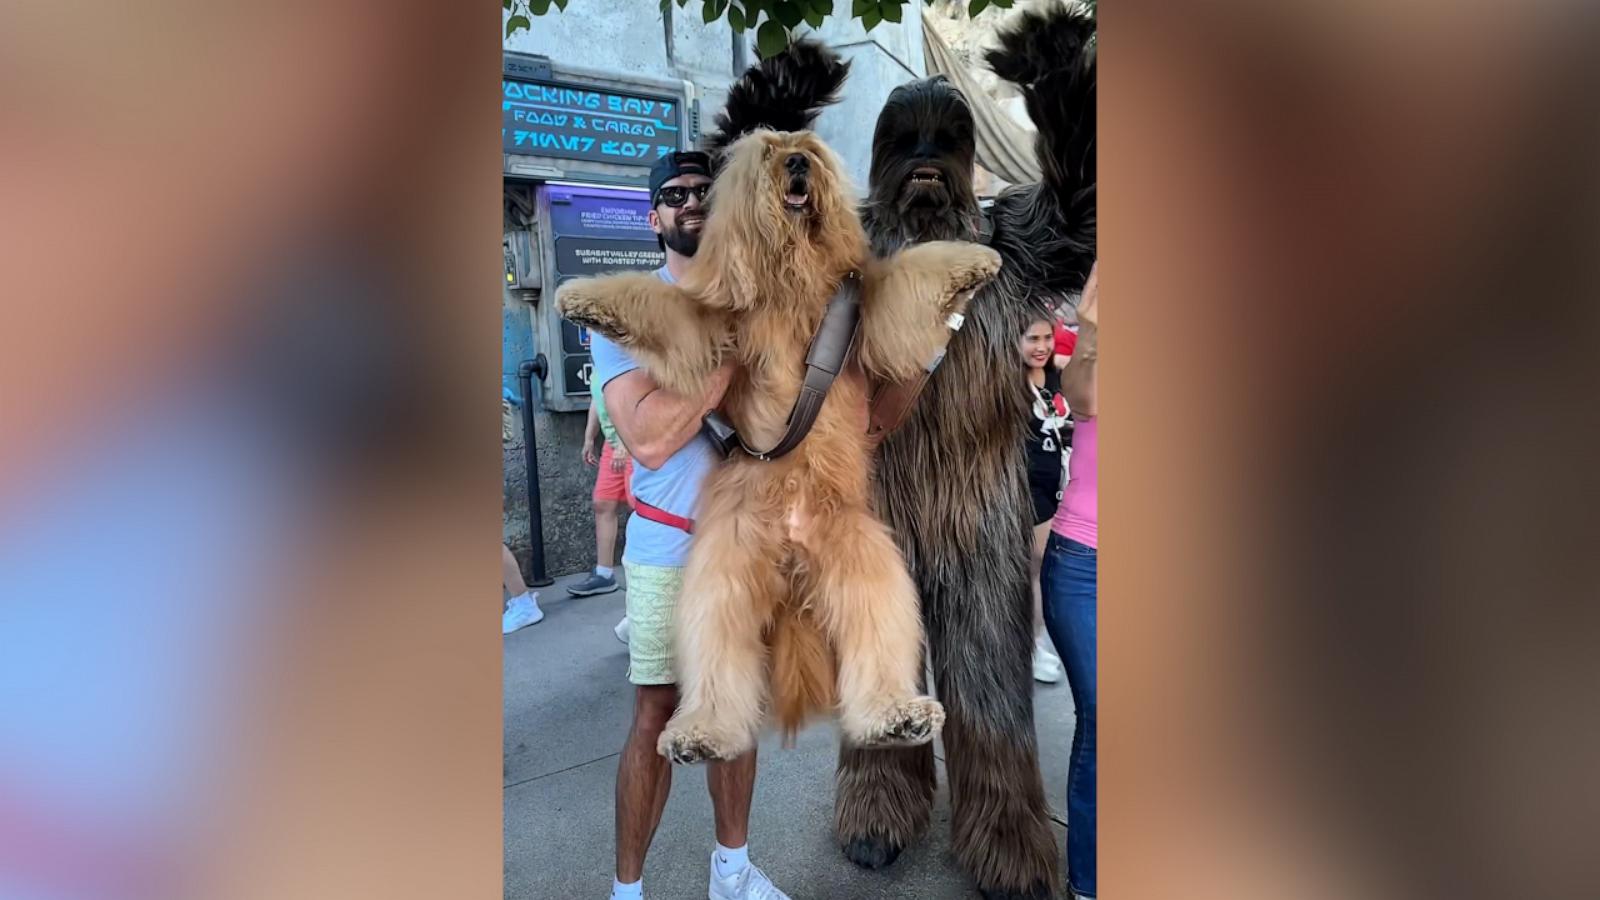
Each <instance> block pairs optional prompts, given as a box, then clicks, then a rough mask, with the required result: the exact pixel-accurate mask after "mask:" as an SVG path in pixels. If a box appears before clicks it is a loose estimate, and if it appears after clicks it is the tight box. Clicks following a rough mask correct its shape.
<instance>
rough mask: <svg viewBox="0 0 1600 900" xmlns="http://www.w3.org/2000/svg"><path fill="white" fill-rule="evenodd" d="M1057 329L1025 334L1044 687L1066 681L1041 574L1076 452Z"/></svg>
mask: <svg viewBox="0 0 1600 900" xmlns="http://www.w3.org/2000/svg"><path fill="white" fill-rule="evenodd" d="M1054 325H1055V323H1054V322H1052V321H1051V320H1050V319H1049V318H1046V317H1044V316H1040V317H1039V318H1038V319H1035V320H1034V321H1033V322H1031V323H1029V325H1028V330H1027V331H1025V332H1023V333H1022V341H1021V346H1022V360H1023V363H1024V364H1025V365H1026V366H1027V373H1028V393H1029V397H1028V406H1029V411H1030V419H1029V424H1028V432H1027V443H1028V492H1029V493H1030V494H1031V495H1032V497H1033V567H1032V569H1031V570H1030V571H1031V573H1032V576H1033V622H1034V643H1033V677H1034V680H1036V681H1041V682H1044V683H1045V684H1055V683H1056V682H1059V681H1060V680H1061V678H1062V675H1063V672H1062V668H1061V659H1060V658H1059V657H1057V656H1056V654H1055V651H1053V650H1051V649H1050V641H1049V639H1048V638H1047V637H1046V636H1045V634H1044V618H1043V615H1042V612H1041V608H1040V602H1041V594H1040V589H1039V570H1040V566H1041V565H1042V564H1043V562H1044V546H1045V542H1046V541H1047V540H1049V538H1050V520H1051V518H1053V517H1054V516H1055V514H1056V507H1057V506H1058V505H1060V503H1061V488H1062V486H1063V484H1064V483H1065V481H1066V460H1067V455H1068V453H1070V452H1071V447H1072V420H1071V419H1070V418H1068V416H1067V403H1066V400H1064V399H1063V398H1062V396H1061V371H1060V369H1059V368H1058V367H1057V366H1056V362H1055V357H1056V353H1055V351H1056V343H1057V342H1056V337H1055V331H1054Z"/></svg>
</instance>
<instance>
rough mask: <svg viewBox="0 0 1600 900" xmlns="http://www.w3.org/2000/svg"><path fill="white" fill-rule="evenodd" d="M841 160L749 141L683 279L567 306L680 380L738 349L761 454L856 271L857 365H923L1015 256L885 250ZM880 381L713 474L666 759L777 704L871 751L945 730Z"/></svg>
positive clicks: (805, 137) (744, 402)
mask: <svg viewBox="0 0 1600 900" xmlns="http://www.w3.org/2000/svg"><path fill="white" fill-rule="evenodd" d="M797 170H800V171H802V172H803V175H801V176H799V177H798V180H797V176H796V174H795V172H796V171H797ZM842 172H843V167H842V166H841V165H840V163H839V161H838V159H837V158H836V157H835V156H834V154H833V152H832V151H831V150H829V149H828V147H827V146H826V145H824V144H823V143H822V141H821V140H819V139H818V138H817V137H816V136H815V135H813V134H811V133H809V132H793V133H790V132H773V131H757V132H754V133H752V134H750V135H748V136H746V137H744V138H743V139H741V140H740V141H739V142H738V143H736V144H735V145H734V146H733V147H732V148H731V150H730V152H729V158H728V162H727V164H726V166H725V168H724V169H723V170H722V171H721V172H720V173H719V175H718V177H717V180H716V183H715V184H714V185H713V187H712V190H711V195H710V213H709V216H708V218H707V222H706V231H705V236H704V238H703V239H702V241H701V247H700V252H699V253H698V254H697V255H696V256H695V257H694V259H693V260H692V262H691V264H690V266H689V269H688V271H687V273H686V274H685V275H684V277H683V278H682V279H681V280H680V282H679V283H678V284H677V285H670V284H667V283H665V282H663V281H661V280H660V279H658V278H656V277H655V276H653V275H643V276H641V275H622V276H611V277H607V278H600V279H583V280H578V281H573V282H570V283H568V284H567V285H565V286H563V288H562V290H561V291H560V293H559V294H558V295H557V303H558V304H559V306H560V309H561V312H562V314H563V315H565V316H567V318H569V319H571V320H573V321H574V322H577V323H579V324H582V325H587V326H589V327H591V328H594V329H595V330H596V331H599V332H600V333H602V334H605V335H607V336H608V337H611V338H613V339H614V340H616V341H617V342H618V343H619V344H621V345H622V346H623V347H624V348H625V349H626V350H627V351H628V352H629V353H631V354H633V355H634V357H635V358H636V359H638V360H639V362H640V363H641V364H642V365H643V366H644V367H645V369H646V370H648V371H649V372H650V373H651V375H652V376H653V377H654V378H655V379H656V381H657V382H658V383H659V384H661V385H662V386H663V387H665V388H667V389H668V390H672V391H675V392H678V393H681V394H686V395H690V396H693V395H696V394H697V393H698V392H700V391H701V390H702V386H703V384H704V380H705V378H706V377H707V376H708V375H709V374H710V373H711V372H712V371H713V370H714V369H715V368H716V367H717V366H718V365H720V364H721V363H722V362H723V361H724V360H725V359H728V358H732V359H733V360H734V361H735V362H736V363H737V365H738V368H737V374H736V375H735V377H734V379H733V381H732V383H731V384H730V386H729V389H728V392H727V395H726V397H725V398H724V401H723V409H724V412H725V413H726V414H727V416H728V417H729V419H730V420H731V421H732V422H733V424H734V426H735V427H736V428H737V429H738V430H739V432H740V434H741V435H742V436H743V438H744V440H745V442H746V443H748V444H750V445H752V446H757V447H762V446H771V445H773V444H775V443H777V441H778V440H779V438H780V437H781V435H782V434H783V431H784V428H785V423H786V421H787V418H788V414H789V410H790V408H791V407H792V406H793V404H794V401H795V398H796V397H797V396H798V395H799V392H800V386H801V382H802V379H803V376H804V371H805V362H804V360H805V354H806V349H807V345H808V343H809V341H810V339H811V336H812V334H813V333H814V332H815V331H816V328H817V325H818V324H819V323H820V322H821V320H822V317H823V314H824V312H825V311H826V309H827V305H828V301H829V300H830V298H831V297H832V296H833V294H834V292H835V290H836V288H837V286H838V285H839V283H840V281H841V280H842V279H843V278H845V277H846V275H847V274H848V273H851V272H859V273H861V275H862V278H863V294H862V318H861V331H860V334H859V336H858V341H857V353H858V361H859V363H860V367H861V369H862V370H864V371H865V373H866V374H868V375H870V376H874V377H879V378H892V379H903V378H907V377H910V376H911V375H912V374H914V373H916V372H918V371H920V370H921V369H922V367H923V366H924V365H925V364H926V363H927V361H928V360H930V359H931V358H932V357H933V356H934V355H935V354H936V353H937V352H938V351H939V349H940V348H941V346H942V345H943V343H944V342H945V341H946V340H947V339H948V334H949V332H948V329H947V327H946V326H945V320H946V319H947V318H948V316H949V315H950V314H951V313H952V312H958V311H960V310H962V309H964V308H965V304H966V300H967V298H969V297H970V296H971V294H972V292H973V291H974V290H976V289H977V288H979V287H981V286H982V285H983V284H985V283H987V282H988V281H989V280H990V279H991V278H992V277H993V276H994V275H995V273H996V272H997V271H998V269H999V256H998V254H996V253H995V252H994V251H992V250H989V249H987V248H985V247H981V246H978V245H976V244H968V243H958V242H937V243H930V244H923V245H920V246H917V247H914V248H911V249H908V250H906V251H905V252H903V253H899V254H896V255H894V256H893V257H890V258H888V259H881V260H880V259H875V258H874V257H873V256H872V255H871V254H870V252H869V250H868V246H867V239H866V234H865V232H864V231H863V230H862V227H861V223H860V221H859V219H858V218H857V215H856V211H855V209H854V207H853V204H852V203H851V201H850V198H849V196H848V193H847V190H846V183H845V180H844V176H843V174H842ZM797 189H798V190H799V192H800V193H799V194H798V195H797V193H796V191H797ZM796 196H803V198H804V202H803V203H799V204H796V203H795V202H794V199H795V197H796ZM786 197H788V199H787V200H786ZM863 391H864V388H863V385H862V381H861V380H860V379H859V378H842V379H840V380H839V381H838V382H836V383H835V386H834V388H833V390H832V391H831V392H830V393H829V395H828V399H827V401H826V402H825V403H824V404H823V406H822V409H821V411H820V413H819V414H818V416H817V420H816V424H815V425H814V426H813V427H812V429H811V431H810V433H809V435H808V436H807V437H806V439H805V441H804V442H803V443H802V444H801V445H800V446H799V447H798V448H797V449H796V450H794V451H793V452H792V453H790V454H789V455H787V456H785V457H783V458H781V459H778V460H775V461H772V462H762V461H758V460H756V459H754V458H751V457H747V456H743V455H736V456H734V457H733V458H731V459H729V460H727V461H726V462H724V463H722V464H721V465H719V466H718V467H717V468H716V469H715V470H714V471H713V473H712V474H711V475H710V476H709V478H708V479H707V482H706V484H705V485H704V487H703V489H702V493H701V498H700V506H699V509H698V510H697V513H696V526H695V527H696V531H695V539H694V543H693V545H692V549H691V551H690V555H689V561H688V565H687V569H686V571H685V573H684V585H683V590H682V593H681V595H680V597H679V600H678V608H677V619H676V623H675V633H676V642H677V659H678V665H679V684H680V687H681V690H682V703H681V705H680V706H679V709H678V711H677V713H676V714H675V715H674V716H673V718H672V721H671V722H669V723H668V725H667V728H666V730H665V731H664V732H663V733H662V736H661V740H660V743H659V745H658V749H659V750H660V752H661V753H662V755H664V756H667V757H669V758H671V759H673V760H674V761H677V762H697V761H700V760H703V759H707V758H720V759H731V758H733V757H736V756H738V755H739V754H741V753H743V752H744V751H746V750H748V749H749V748H751V747H752V746H754V744H755V740H756V737H757V733H758V731H759V728H760V726H761V724H762V722H763V721H764V720H765V718H766V716H767V714H768V713H769V712H772V713H775V714H776V716H777V718H778V720H779V723H780V725H781V726H782V727H783V728H784V729H785V731H787V732H788V733H790V734H792V733H793V731H794V730H795V729H797V728H798V727H800V725H801V724H802V723H803V722H804V721H805V719H806V718H807V717H808V716H809V715H811V714H813V713H816V712H820V711H822V710H825V709H827V708H829V707H834V708H836V709H837V712H838V714H839V716H840V720H841V725H842V728H843V731H844V734H845V737H846V739H847V740H849V741H850V742H851V743H853V744H855V745H859V746H870V747H881V746H905V745H917V744H925V743H927V742H929V741H931V740H932V739H933V736H934V734H935V733H936V732H937V731H938V730H939V728H940V726H941V725H942V723H943V720H944V711H943V708H942V707H941V706H940V705H939V703H938V702H936V701H934V700H933V699H931V698H929V697H926V696H923V695H921V694H920V692H919V690H918V681H919V677H918V675H919V667H920V660H921V654H922V644H923V631H922V623H921V619H920V616H919V614H918V611H917V597H916V589H915V587H914V586H913V584H912V581H911V577H910V575H909V574H908V573H907V571H906V565H905V561H904V559H903V558H902V557H901V555H900V551H899V549H898V548H897V547H896V545H895V543H894V541H893V539H892V538H891V536H890V534H889V531H888V529H887V528H885V527H884V525H883V523H882V522H880V521H879V520H878V519H877V518H875V517H874V515H873V514H872V512H871V509H870V506H869V496H870V488H869V475H870V471H869V469H870V463H869V449H868V446H867V443H866V438H865V434H864V429H863V422H862V418H861V415H860V412H861V410H862V408H863V405H864V393H863ZM769 680H770V685H771V690H770V694H769V689H768V685H769Z"/></svg>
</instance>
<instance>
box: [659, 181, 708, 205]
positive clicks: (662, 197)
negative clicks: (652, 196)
mask: <svg viewBox="0 0 1600 900" xmlns="http://www.w3.org/2000/svg"><path fill="white" fill-rule="evenodd" d="M710 192H711V185H709V184H697V185H695V186H694V187H684V186H683V185H680V184H675V185H672V186H670V187H664V188H662V189H661V190H659V191H657V192H656V202H657V203H665V204H666V205H668V206H670V207H672V208H673V209H677V208H678V207H680V206H682V205H684V204H685V203H688V202H689V194H690V193H693V194H694V198H695V199H696V200H699V201H700V204H701V205H702V206H704V205H705V202H706V194H708V193H710Z"/></svg>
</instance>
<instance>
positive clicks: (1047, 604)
mask: <svg viewBox="0 0 1600 900" xmlns="http://www.w3.org/2000/svg"><path fill="white" fill-rule="evenodd" d="M1098 561H1099V554H1098V553H1097V552H1096V551H1095V549H1094V548H1093V547H1086V546H1084V545H1083V544H1080V543H1078V542H1077V541H1074V540H1070V539H1068V538H1064V537H1062V536H1061V535H1059V534H1055V533H1054V532H1052V533H1051V534H1050V543H1049V544H1047V545H1045V551H1044V568H1043V570H1042V571H1041V572H1040V578H1039V581H1040V588H1041V589H1042V591H1043V594H1044V626H1045V628H1046V629H1047V630H1049V632H1050V640H1051V641H1053V642H1054V643H1055V645H1056V652H1057V653H1059V654H1060V655H1061V662H1062V665H1063V666H1064V667H1065V668H1066V670H1067V685H1068V686H1069V687H1070V688H1071V690H1072V705H1073V707H1074V710H1075V717H1076V720H1077V721H1076V724H1075V726H1074V728H1073V731H1072V757H1071V762H1070V763H1069V764H1068V768H1067V882H1068V884H1069V885H1070V886H1071V888H1072V890H1073V891H1074V892H1076V893H1079V894H1083V895H1085V896H1089V897H1093V896H1096V894H1095V763H1094V754H1095V739H1094V728H1095V725H1094V723H1095V694H1096V690H1095V685H1096V683H1097V680H1098V679H1097V678H1096V676H1095V619H1096V616H1095V597H1096V593H1097V591H1096V584H1097V574H1098Z"/></svg>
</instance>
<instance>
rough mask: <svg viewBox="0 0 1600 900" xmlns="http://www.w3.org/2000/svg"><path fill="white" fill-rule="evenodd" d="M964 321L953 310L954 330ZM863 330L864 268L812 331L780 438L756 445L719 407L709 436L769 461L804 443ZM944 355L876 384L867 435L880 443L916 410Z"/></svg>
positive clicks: (725, 448) (709, 421) (709, 422)
mask: <svg viewBox="0 0 1600 900" xmlns="http://www.w3.org/2000/svg"><path fill="white" fill-rule="evenodd" d="M961 323H962V317H961V316H951V317H950V320H949V323H948V324H949V325H950V328H951V330H952V331H954V330H956V329H959V328H960V327H961ZM860 330H861V274H860V273H859V272H850V273H849V274H847V275H846V276H845V277H844V279H843V280H842V281H840V282H839V288H838V290H837V291H835V292H834V295H833V299H832V300H830V301H828V310H827V312H825V313H824V314H823V316H822V323H821V324H820V325H818V326H817V333H816V334H815V335H813V336H812V338H811V345H810V346H809V347H808V348H807V349H806V374H805V380H804V381H802V382H801V385H800V396H798V397H796V398H795V401H794V406H793V407H792V408H790V410H789V419H788V422H787V424H786V425H785V427H784V431H783V436H782V437H781V438H779V439H778V442H777V443H776V444H774V445H772V447H770V448H768V449H766V450H756V449H753V448H751V447H750V445H748V444H746V443H745V442H744V440H743V439H742V438H741V437H739V434H738V432H737V431H735V430H734V428H733V425H732V423H730V422H729V421H728V420H727V419H726V418H725V417H724V416H723V415H722V413H720V412H719V411H717V410H712V411H711V412H708V413H706V415H705V420H704V422H703V427H702V430H703V431H704V433H705V435H706V437H707V438H708V439H710V441H711V443H712V445H713V446H715V447H716V448H717V449H718V450H719V451H720V452H721V453H722V455H723V456H724V457H726V456H729V455H731V454H732V453H733V452H734V451H735V450H739V451H742V452H743V453H745V454H747V455H749V456H752V457H755V458H756V459H759V460H762V461H763V462H771V461H772V460H775V459H778V458H780V457H782V456H783V455H784V454H787V453H788V452H789V451H791V450H793V449H794V448H796V447H798V446H800V442H801V441H803V440H805V436H806V434H807V433H809V432H810V431H811V426H812V425H813V424H815V423H816V421H817V414H818V413H820V412H821V411H822V402H823V401H824V400H826V399H827V397H828V389H829V388H831V387H832V386H833V382H834V379H835V378H837V377H838V375H839V372H840V371H841V370H842V369H843V368H844V367H845V364H846V360H847V359H848V358H849V357H850V355H851V351H852V350H853V349H854V348H855V344H856V338H857V335H858V333H859V332H860ZM943 360H944V351H943V350H940V351H939V354H938V355H937V356H935V357H934V358H933V360H931V361H930V362H929V363H928V365H927V366H926V368H924V369H923V372H922V374H921V375H920V376H918V377H917V378H914V379H912V380H910V381H902V382H884V383H880V384H877V385H875V386H874V387H873V389H872V394H871V399H870V400H869V402H868V423H867V440H868V441H870V442H871V444H872V446H877V445H878V443H879V442H881V441H882V440H883V439H884V437H885V436H887V435H888V433H889V432H891V431H893V430H894V429H896V428H898V427H899V426H900V424H901V423H902V422H904V421H905V420H906V417H907V416H908V415H910V414H911V407H912V405H913V404H914V403H915V402H916V399H917V395H918V394H919V393H921V392H922V388H923V387H924V386H925V385H926V384H927V383H928V378H929V376H931V375H932V374H933V370H934V369H936V368H938V367H939V363H940V362H942V361H943Z"/></svg>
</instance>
